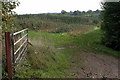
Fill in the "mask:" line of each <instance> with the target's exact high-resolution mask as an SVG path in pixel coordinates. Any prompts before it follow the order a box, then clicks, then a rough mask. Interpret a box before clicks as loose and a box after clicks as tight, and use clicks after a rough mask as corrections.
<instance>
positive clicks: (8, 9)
mask: <svg viewBox="0 0 120 80" xmlns="http://www.w3.org/2000/svg"><path fill="white" fill-rule="evenodd" d="M1 3H2V31H3V32H5V31H11V29H12V27H14V25H15V24H14V22H13V19H14V17H15V16H16V13H15V12H14V11H13V9H15V8H16V7H17V6H19V2H18V1H14V0H9V1H8V0H7V1H3V2H1Z"/></svg>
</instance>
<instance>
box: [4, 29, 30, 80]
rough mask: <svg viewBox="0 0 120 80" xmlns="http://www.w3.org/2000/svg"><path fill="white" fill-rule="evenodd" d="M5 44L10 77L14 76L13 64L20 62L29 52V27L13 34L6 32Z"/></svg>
mask: <svg viewBox="0 0 120 80" xmlns="http://www.w3.org/2000/svg"><path fill="white" fill-rule="evenodd" d="M5 46H6V61H7V71H8V78H12V76H13V69H12V67H13V65H14V64H18V63H19V62H20V61H21V60H22V58H23V57H24V55H25V53H27V47H28V29H23V30H21V31H18V32H15V33H13V34H10V32H5ZM11 53H12V54H11Z"/></svg>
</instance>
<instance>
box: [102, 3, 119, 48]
mask: <svg viewBox="0 0 120 80" xmlns="http://www.w3.org/2000/svg"><path fill="white" fill-rule="evenodd" d="M102 8H103V11H102V13H101V15H102V24H101V29H102V31H103V33H104V37H103V39H102V43H103V44H104V45H106V46H107V47H110V48H113V49H115V50H120V2H105V3H103V5H102Z"/></svg>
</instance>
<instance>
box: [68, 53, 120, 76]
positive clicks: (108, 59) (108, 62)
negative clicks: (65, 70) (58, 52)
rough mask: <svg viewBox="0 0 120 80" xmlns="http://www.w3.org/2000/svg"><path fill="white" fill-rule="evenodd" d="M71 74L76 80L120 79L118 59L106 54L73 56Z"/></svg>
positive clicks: (79, 54)
mask: <svg viewBox="0 0 120 80" xmlns="http://www.w3.org/2000/svg"><path fill="white" fill-rule="evenodd" d="M71 56H72V57H73V62H71V68H70V73H71V75H72V76H73V77H74V78H103V77H107V78H118V58H115V57H113V56H109V55H106V54H102V53H101V54H100V53H99V54H98V53H97V54H96V53H87V52H83V53H77V54H75V53H74V54H71Z"/></svg>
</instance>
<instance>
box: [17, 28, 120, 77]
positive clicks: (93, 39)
mask: <svg viewBox="0 0 120 80" xmlns="http://www.w3.org/2000/svg"><path fill="white" fill-rule="evenodd" d="M71 34H76V33H75V32H72V33H71ZM71 34H68V33H59V34H56V33H46V32H36V31H29V41H30V42H31V43H32V45H33V46H29V52H28V55H27V57H26V59H25V60H24V61H23V62H22V63H21V65H20V66H18V67H17V68H16V69H17V74H16V77H20V78H65V77H72V74H70V73H69V71H68V70H69V68H70V65H71V64H70V62H71V60H72V59H73V58H72V57H71V56H70V54H72V53H74V54H75V53H82V52H94V53H104V54H108V55H113V56H118V53H120V51H114V50H112V49H110V48H107V47H105V46H103V45H101V41H100V40H101V36H102V32H101V30H100V29H99V28H94V29H89V30H86V31H85V32H82V33H81V34H79V35H78V34H76V35H75V36H73V35H71Z"/></svg>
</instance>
